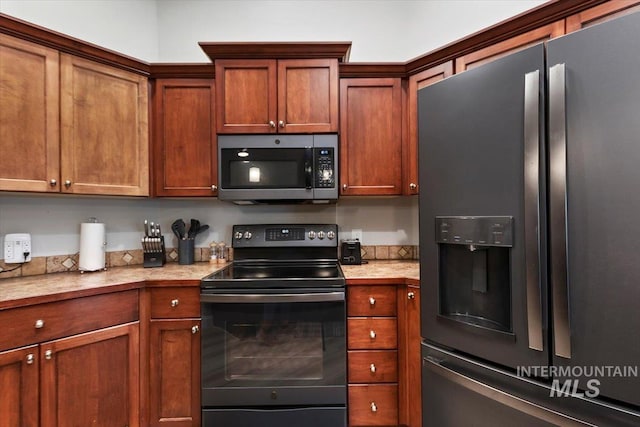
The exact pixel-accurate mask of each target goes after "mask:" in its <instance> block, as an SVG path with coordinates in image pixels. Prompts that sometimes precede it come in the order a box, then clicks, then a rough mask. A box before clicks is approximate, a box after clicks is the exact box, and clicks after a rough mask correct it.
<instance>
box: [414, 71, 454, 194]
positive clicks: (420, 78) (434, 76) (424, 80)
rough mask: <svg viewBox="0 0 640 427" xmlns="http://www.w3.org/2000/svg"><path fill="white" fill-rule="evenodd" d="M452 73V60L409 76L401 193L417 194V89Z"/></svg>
mask: <svg viewBox="0 0 640 427" xmlns="http://www.w3.org/2000/svg"><path fill="white" fill-rule="evenodd" d="M452 74H453V62H452V61H449V62H445V63H444V64H441V65H438V66H436V67H433V68H429V69H427V70H424V71H421V72H419V73H418V74H414V75H412V76H411V77H409V93H408V106H407V115H408V118H407V119H408V126H409V132H408V133H409V137H408V138H407V140H406V145H405V150H404V154H405V156H404V167H403V170H404V180H403V191H402V192H403V193H404V194H407V195H412V194H418V193H419V191H420V189H419V187H418V91H419V90H420V89H422V88H423V87H426V86H429V85H431V84H433V83H435V82H439V81H440V80H442V79H445V78H447V77H449V76H450V75H452Z"/></svg>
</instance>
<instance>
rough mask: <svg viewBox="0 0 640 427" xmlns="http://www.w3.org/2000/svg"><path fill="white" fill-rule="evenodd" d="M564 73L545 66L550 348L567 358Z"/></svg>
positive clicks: (559, 66) (561, 66)
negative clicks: (546, 75)
mask: <svg viewBox="0 0 640 427" xmlns="http://www.w3.org/2000/svg"><path fill="white" fill-rule="evenodd" d="M565 76H566V74H565V65H564V64H556V65H554V66H553V67H550V68H549V230H550V233H549V235H550V244H551V245H550V250H551V297H552V304H553V307H552V310H553V340H554V351H555V354H556V356H560V357H564V358H567V359H570V358H571V327H570V323H569V285H568V280H567V266H568V255H569V250H568V244H567V243H568V242H567V122H566V120H567V111H566V86H565V84H566V79H565Z"/></svg>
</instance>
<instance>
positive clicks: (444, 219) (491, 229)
mask: <svg viewBox="0 0 640 427" xmlns="http://www.w3.org/2000/svg"><path fill="white" fill-rule="evenodd" d="M436 242H437V243H452V244H460V245H478V246H501V247H512V246H513V217H512V216H437V217H436Z"/></svg>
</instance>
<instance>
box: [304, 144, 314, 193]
mask: <svg viewBox="0 0 640 427" xmlns="http://www.w3.org/2000/svg"><path fill="white" fill-rule="evenodd" d="M312 163H313V149H312V148H311V147H306V148H305V149H304V176H305V187H306V188H307V190H311V189H312V188H313V168H312V167H311V165H312Z"/></svg>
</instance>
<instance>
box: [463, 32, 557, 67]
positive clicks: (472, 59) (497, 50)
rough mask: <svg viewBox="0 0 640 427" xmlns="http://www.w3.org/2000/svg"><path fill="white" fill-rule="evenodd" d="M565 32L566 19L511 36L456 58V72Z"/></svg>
mask: <svg viewBox="0 0 640 427" xmlns="http://www.w3.org/2000/svg"><path fill="white" fill-rule="evenodd" d="M564 33H565V30H564V20H562V21H557V22H554V23H551V24H548V25H545V26H543V27H540V28H536V29H535V30H531V31H529V32H527V33H524V34H521V35H519V36H516V37H513V38H510V39H508V40H505V41H503V42H500V43H496V44H493V45H491V46H488V47H485V48H484V49H480V50H476V51H475V52H471V53H469V54H467V55H464V56H461V57H459V58H456V73H461V72H463V71H466V70H469V69H471V68H474V67H477V66H479V65H482V64H486V63H487V62H491V61H493V60H496V59H498V58H502V57H503V56H505V55H508V54H510V53H514V52H517V51H519V50H522V49H525V48H527V47H529V46H533V45H534V44H537V43H540V42H544V41H547V40H549V39H552V38H555V37H559V36H561V35H563V34H564Z"/></svg>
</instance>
